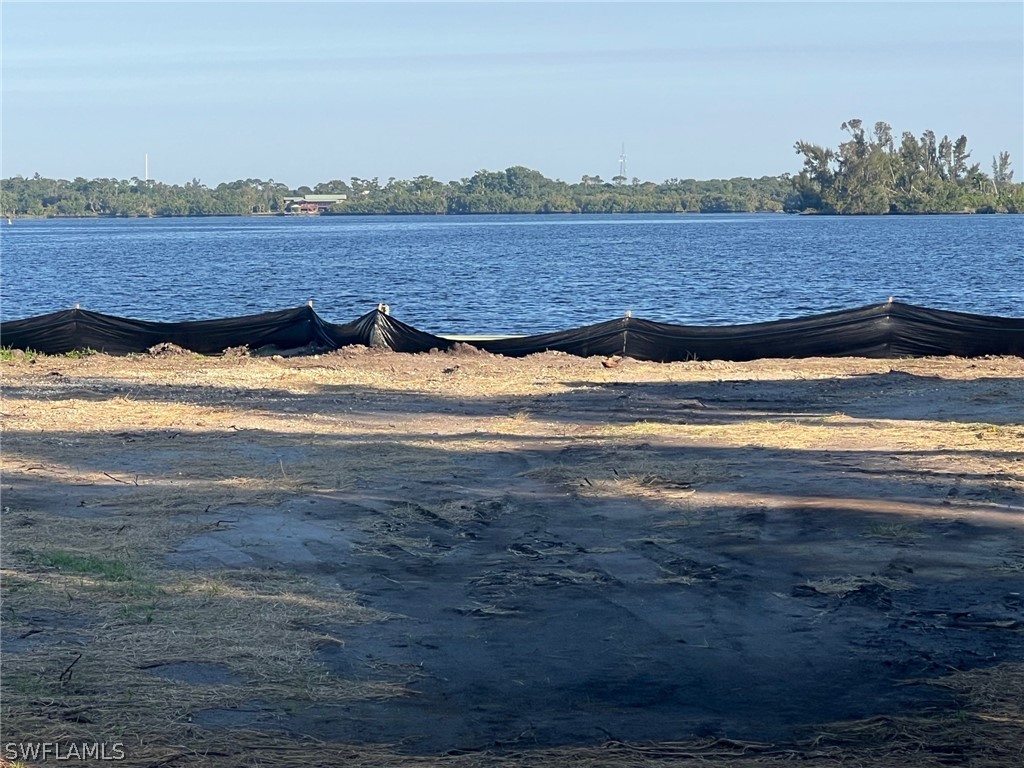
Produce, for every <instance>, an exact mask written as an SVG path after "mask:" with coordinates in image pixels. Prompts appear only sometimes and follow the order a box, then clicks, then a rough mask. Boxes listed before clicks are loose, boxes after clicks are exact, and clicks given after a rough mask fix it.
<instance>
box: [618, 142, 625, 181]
mask: <svg viewBox="0 0 1024 768" xmlns="http://www.w3.org/2000/svg"><path fill="white" fill-rule="evenodd" d="M619 176H621V177H622V178H626V143H625V142H623V143H622V154H621V155H619Z"/></svg>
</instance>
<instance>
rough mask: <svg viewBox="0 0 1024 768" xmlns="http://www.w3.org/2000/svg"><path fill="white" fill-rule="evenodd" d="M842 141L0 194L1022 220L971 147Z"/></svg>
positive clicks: (25, 198) (5, 198)
mask: <svg viewBox="0 0 1024 768" xmlns="http://www.w3.org/2000/svg"><path fill="white" fill-rule="evenodd" d="M842 129H843V130H844V131H846V132H847V133H848V135H849V139H848V140H847V141H845V142H843V143H842V144H840V146H839V147H838V148H837V149H831V148H827V147H822V146H819V145H817V144H812V143H809V142H805V141H798V142H797V143H796V145H795V148H796V152H797V153H798V154H800V155H802V156H803V169H802V170H801V171H800V172H799V173H798V174H797V175H795V176H791V175H790V174H788V173H787V174H782V175H779V176H763V177H761V178H757V179H754V178H745V177H739V178H733V179H711V180H703V181H700V180H696V179H675V178H673V179H668V180H666V181H663V182H661V183H660V184H656V183H654V182H651V181H641V180H640V179H638V178H635V177H634V178H633V179H627V178H625V177H623V176H614V177H612V178H611V179H610V180H608V181H606V180H604V179H602V178H601V177H600V176H599V175H584V176H583V177H582V178H581V179H580V181H578V182H574V183H569V182H565V181H562V180H557V179H549V178H547V177H545V176H544V175H543V174H541V173H540V172H539V171H535V170H532V169H530V168H525V167H523V166H513V167H511V168H507V169H505V170H504V171H488V170H481V171H478V172H477V173H475V174H474V175H473V176H471V177H469V178H464V179H460V180H458V181H449V182H442V181H439V180H437V179H434V178H433V177H431V176H417V177H416V178H414V179H412V180H399V179H394V178H390V179H388V180H387V181H386V182H383V183H382V182H381V181H380V180H379V179H378V178H373V179H360V178H356V177H352V178H350V179H349V180H348V181H343V180H340V179H334V180H331V181H326V182H321V183H319V184H316V185H315V186H313V187H308V186H302V187H298V188H295V189H291V188H289V187H288V186H287V185H285V184H282V183H280V182H275V181H274V180H273V179H271V180H268V181H263V180H262V179H239V180H237V181H232V182H225V183H222V184H218V185H217V186H216V187H209V186H207V185H205V184H203V183H202V182H200V181H199V179H193V180H192V181H191V182H189V183H187V184H184V185H176V184H164V183H162V182H158V181H152V180H140V179H138V178H132V179H129V180H119V179H84V178H76V179H74V180H70V181H69V180H66V179H48V178H44V177H41V176H40V175H39V174H36V175H34V176H33V177H31V178H24V177H21V176H14V177H11V178H8V179H4V180H3V181H2V182H0V211H2V214H3V215H4V216H63V217H75V216H77V217H89V216H124V217H139V216H245V215H254V214H281V213H285V212H286V202H285V198H287V197H299V196H302V195H310V194H334V195H345V196H346V199H345V200H344V201H341V202H339V203H337V204H335V205H334V206H333V207H332V208H330V209H329V210H327V211H325V213H326V214H329V215H352V214H437V215H440V214H446V215H459V214H487V213H501V214H509V213H756V212H790V213H794V212H801V213H806V212H814V213H826V214H881V213H897V214H904V213H961V212H972V213H973V212H1009V213H1020V212H1021V211H1024V185H1022V184H1015V183H1014V182H1013V171H1012V170H1011V169H1010V156H1009V153H1007V152H1003V153H1000V154H999V156H998V157H995V158H993V160H992V173H991V175H989V174H986V173H984V172H983V171H982V170H981V166H980V164H979V163H974V164H971V165H968V159H969V158H970V152H969V151H968V150H967V138H966V137H965V136H961V137H959V138H958V139H956V140H955V141H951V140H950V139H949V138H948V137H947V136H943V137H942V139H939V140H937V139H936V136H935V134H934V133H933V132H932V131H925V132H924V134H923V135H922V136H921V137H920V138H916V137H915V136H914V135H913V134H911V133H909V132H908V133H904V134H903V136H902V141H901V143H900V145H899V147H897V146H896V144H895V141H894V139H893V135H892V129H891V127H890V126H889V125H888V124H886V123H876V124H875V126H874V131H873V133H872V134H871V135H870V136H869V135H868V134H867V132H866V130H865V128H864V126H863V121H861V120H850V121H847V122H845V123H843V125H842Z"/></svg>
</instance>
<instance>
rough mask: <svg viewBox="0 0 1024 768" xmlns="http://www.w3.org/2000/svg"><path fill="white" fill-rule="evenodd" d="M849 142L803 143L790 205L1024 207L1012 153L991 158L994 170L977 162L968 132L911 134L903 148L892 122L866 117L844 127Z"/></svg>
mask: <svg viewBox="0 0 1024 768" xmlns="http://www.w3.org/2000/svg"><path fill="white" fill-rule="evenodd" d="M841 128H842V130H843V131H845V132H846V133H847V135H848V137H849V138H848V139H847V140H846V141H844V142H843V143H842V144H840V145H839V148H838V149H835V150H833V149H831V148H828V147H822V146H819V145H817V144H812V143H809V142H806V141H798V142H797V143H796V145H795V146H796V152H797V154H799V155H802V156H803V169H802V170H801V171H800V173H799V174H798V175H797V176H796V177H794V179H793V183H794V197H793V198H791V199H789V200H787V201H786V207H787V209H788V210H800V211H817V212H821V213H838V214H881V213H961V212H972V213H973V212H1010V213H1020V212H1022V211H1024V187H1022V185H1020V184H1014V183H1013V171H1012V170H1010V154H1009V152H1002V153H1000V154H999V155H998V156H997V157H994V158H993V159H992V175H991V176H988V175H986V174H985V173H984V172H983V171H982V170H981V163H977V162H975V163H970V159H971V153H970V151H969V150H968V149H967V137H966V136H960V137H959V138H958V139H956V140H951V139H950V138H949V136H943V137H942V138H941V139H937V138H936V136H935V133H934V132H933V131H931V130H928V131H925V132H924V133H923V134H921V136H920V138H918V137H916V136H914V134H912V133H910V132H909V131H906V132H904V133H903V135H902V138H901V140H900V143H899V145H898V146H897V144H896V141H895V140H894V138H893V133H892V126H890V125H889V124H888V123H883V122H878V123H875V125H874V129H873V130H872V131H871V133H870V134H869V133H868V131H867V129H866V128H865V127H864V123H863V121H862V120H858V119H854V120H848V121H847V122H845V123H843V124H842V126H841Z"/></svg>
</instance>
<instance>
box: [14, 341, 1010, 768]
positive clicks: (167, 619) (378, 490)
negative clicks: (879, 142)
mask: <svg viewBox="0 0 1024 768" xmlns="http://www.w3.org/2000/svg"><path fill="white" fill-rule="evenodd" d="M0 372H2V375H3V395H4V401H3V407H2V411H3V426H4V437H3V480H2V505H3V512H2V524H3V531H2V533H3V537H2V541H3V550H2V556H3V562H2V566H3V576H4V582H3V584H4V607H3V613H2V619H3V648H2V651H3V665H4V676H3V680H2V683H0V684H2V687H3V690H2V693H3V694H4V704H5V706H4V712H3V726H4V728H3V730H4V737H3V738H4V741H10V740H14V741H27V740H31V739H37V740H45V739H51V738H52V739H54V740H59V739H65V740H75V739H77V740H89V741H93V740H97V739H99V740H105V741H108V742H110V741H120V742H123V743H124V744H125V745H126V751H127V754H128V762H129V764H138V765H171V764H175V765H176V764H182V765H184V764H189V765H194V764H211V765H253V764H257V763H259V762H260V760H264V761H265V763H264V764H291V763H289V762H288V761H289V760H294V761H295V762H296V764H303V763H305V764H318V763H319V764H332V763H334V764H337V760H340V759H341V757H342V756H344V759H345V761H346V762H347V763H349V764H356V763H359V764H368V765H369V764H376V765H383V764H400V763H401V762H402V761H404V760H412V761H416V760H418V759H419V757H423V758H426V757H427V756H429V757H431V758H432V759H433V760H435V761H437V762H439V763H445V764H447V763H448V762H453V763H457V764H460V765H461V764H463V763H465V762H466V761H468V760H471V759H472V760H483V761H485V762H486V761H491V762H494V763H495V764H497V762H495V761H499V762H500V761H511V762H512V763H515V764H517V765H519V764H533V763H535V762H537V761H538V760H541V756H545V757H544V759H543V762H551V763H557V762H576V763H577V764H583V763H585V762H586V761H588V760H589V761H591V762H590V763H587V764H608V765H611V764H616V765H620V764H621V765H625V764H630V765H633V764H640V763H644V764H646V763H645V761H649V760H651V761H663V760H665V759H669V758H671V759H672V760H675V761H677V762H679V763H680V764H690V763H689V762H688V761H691V760H694V761H716V760H717V761H719V762H720V763H721V764H725V763H727V762H728V764H730V765H732V764H736V765H739V764H743V765H748V764H749V765H754V764H760V761H775V760H778V759H782V758H784V757H785V758H787V759H788V758H796V757H799V758H800V759H802V760H805V761H807V762H808V764H814V765H818V764H821V765H825V764H828V765H835V764H850V765H854V764H856V765H869V764H872V765H873V764H879V765H884V764H892V762H891V760H892V759H894V756H895V755H904V756H905V755H906V754H911V753H912V754H915V755H917V759H916V760H914V761H911V762H904V764H919V765H932V764H934V765H946V764H950V761H951V760H953V761H963V762H957V763H956V764H971V765H1004V764H1005V765H1015V764H1019V763H1017V762H1016V760H1017V759H1018V758H1020V757H1022V755H1021V753H1019V752H1018V753H1016V754H1014V753H1013V746H1012V745H1013V744H1017V745H1019V744H1021V743H1024V740H1022V739H1021V736H1022V735H1024V720H1022V718H1021V711H1020V697H1019V694H1020V690H1019V689H1017V688H1014V686H1016V685H1019V681H1020V680H1021V678H1022V674H1021V665H1022V662H1024V633H1022V629H1024V609H1022V596H1021V593H1022V592H1024V415H1022V414H1024V360H1021V359H1018V358H990V359H979V360H961V359H921V360H905V361H880V360H862V359H816V360H798V361H790V360H766V361H758V362H753V363H720V362H703V363H698V362H694V363H678V364H670V365H663V364H653V363H640V362H637V361H632V360H621V359H611V360H608V359H580V358H574V357H570V356H566V355H560V354H554V353H547V354H543V355H536V356H532V357H530V358H526V359H523V360H510V359H504V358H500V357H495V356H491V355H487V354H482V353H478V352H474V351H472V350H468V349H462V350H457V351H455V352H452V353H444V354H430V355H398V354H393V353H387V352H380V351H371V350H366V349H362V348H353V349H346V350H342V351H340V352H336V353H332V354H329V355H323V356H310V357H275V358H265V359H261V358H253V357H225V358H217V359H215V358H201V357H199V356H195V355H191V354H188V353H180V354H175V353H174V352H173V351H170V352H167V351H165V352H164V353H163V354H162V355H159V356H133V357H129V358H109V357H106V356H94V357H87V358H83V359H68V358H59V357H53V358H45V357H41V358H37V359H34V360H20V361H9V362H4V363H3V364H2V368H0ZM1000 686H1002V687H1000ZM982 689H984V691H985V694H984V696H982V695H981V694H980V693H978V692H979V691H981V690H982ZM1014 702H1016V704H1014ZM911 723H913V724H915V725H914V727H911V726H910V725H908V724H911ZM993 729H994V730H993ZM1007 745H1011V746H1007ZM1018 749H1019V746H1018ZM331 750H334V751H333V752H332V751H331ZM588 750H589V751H588ZM593 750H599V751H598V752H594V751H593ZM325 755H327V757H325ZM553 755H557V757H553ZM901 759H903V758H901ZM872 760H876V761H880V762H877V763H873V762H871V761H872ZM359 761H363V762H359ZM516 761H519V762H516ZM729 761H733V762H729ZM737 761H739V762H737ZM744 761H746V762H744ZM887 761H889V762H887ZM929 761H931V762H929ZM416 764H424V763H423V762H422V761H419V762H417V763H416ZM658 764H663V762H659V763H658ZM694 764H696V762H695V763H694ZM700 764H705V763H704V762H701V763H700Z"/></svg>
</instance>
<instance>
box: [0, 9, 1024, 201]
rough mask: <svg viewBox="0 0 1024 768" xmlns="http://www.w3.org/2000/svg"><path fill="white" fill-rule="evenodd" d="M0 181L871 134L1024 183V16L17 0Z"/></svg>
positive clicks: (590, 160) (692, 166)
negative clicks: (851, 131)
mask: <svg viewBox="0 0 1024 768" xmlns="http://www.w3.org/2000/svg"><path fill="white" fill-rule="evenodd" d="M0 22H2V44H3V52H2V73H0V74H2V86H0V91H2V132H3V133H2V156H0V175H2V176H3V177H5V178H6V177H10V176H15V175H23V176H30V175H32V174H34V173H39V174H41V175H42V176H46V177H56V178H67V179H71V178H75V177H79V176H80V177H85V178H89V179H91V178H99V177H113V178H120V179H128V178H131V177H139V178H144V177H145V175H146V170H147V165H146V156H147V155H148V175H149V178H151V179H156V180H158V181H162V182H166V183H172V184H182V183H185V182H187V181H190V180H192V179H199V180H200V181H201V182H202V183H204V184H207V185H210V186H216V184H218V183H220V182H223V181H232V180H235V179H245V178H260V179H264V180H267V179H273V180H275V181H278V182H283V183H285V184H287V185H288V186H290V187H292V188H296V187H298V186H301V185H308V186H313V185H315V184H316V183H318V182H323V181H329V180H331V179H342V180H345V181H348V180H349V179H350V178H352V177H359V178H373V177H377V178H379V179H380V180H381V181H382V182H383V181H386V180H387V179H388V178H389V177H394V178H398V179H412V178H414V177H416V176H419V175H429V176H433V177H434V178H436V179H438V180H440V181H450V180H456V179H462V178H467V177H469V176H472V175H473V174H474V173H475V172H476V171H478V170H481V169H487V170H503V169H505V168H507V167H510V166H513V165H523V166H526V167H528V168H532V169H535V170H538V171H540V172H541V173H543V174H544V175H545V176H547V177H549V178H555V179H562V180H564V181H569V182H576V181H579V180H580V178H581V177H582V176H583V175H584V174H587V175H598V176H601V177H602V178H604V179H606V180H608V179H611V178H612V177H613V176H615V175H617V174H618V173H619V170H620V161H621V155H622V154H623V146H624V148H625V157H626V160H625V170H626V176H627V178H630V179H632V178H634V177H636V178H639V179H640V180H642V181H655V182H660V181H664V180H666V179H670V178H680V179H685V178H696V179H711V178H730V177H735V176H753V177H758V176H763V175H777V174H781V173H796V172H798V171H799V170H800V167H801V160H800V157H799V156H798V155H797V154H796V152H795V150H794V144H795V142H796V141H798V140H805V141H810V142H813V143H816V144H822V145H825V146H831V147H835V146H838V144H839V143H840V142H842V141H843V140H845V138H846V134H844V132H843V131H842V130H841V129H840V126H841V125H842V123H843V122H844V121H847V120H849V119H852V118H860V119H862V120H864V122H865V124H866V125H867V126H873V125H874V123H875V122H877V121H885V122H887V123H889V124H890V125H891V126H892V128H893V131H894V134H895V135H896V136H897V137H899V136H900V134H901V133H902V132H904V131H910V132H912V133H914V134H915V135H917V136H920V135H921V133H923V132H924V131H925V130H928V129H931V130H933V131H935V133H936V134H937V135H938V136H939V137H941V136H942V135H944V134H949V135H950V136H951V137H952V138H955V137H957V136H959V135H960V134H964V135H966V136H967V138H968V148H969V149H971V150H972V153H973V154H972V158H971V159H972V161H974V162H980V163H981V165H982V169H983V170H985V171H988V170H990V166H991V161H992V156H993V155H995V154H996V153H998V152H1001V151H1009V152H1010V154H1011V159H1012V160H1013V162H1014V167H1015V168H1016V170H1017V174H1016V177H1017V179H1024V3H1022V2H1020V0H1015V1H1013V2H997V3H985V2H963V3H959V2H885V3H868V2H825V1H821V2H794V3H774V2H756V3H754V2H751V3H739V2H716V3H699V2H676V3H665V2H662V3H611V2H602V3H583V2H570V3H543V2H527V3H499V2H477V3H468V2H462V3H432V2H417V3H392V2H376V3H348V2H313V3H301V2H273V3H271V2H240V3H215V2H164V3H160V2H119V3H90V2H74V3H52V2H42V1H40V0H33V2H12V0H4V2H3V3H2V5H0Z"/></svg>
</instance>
